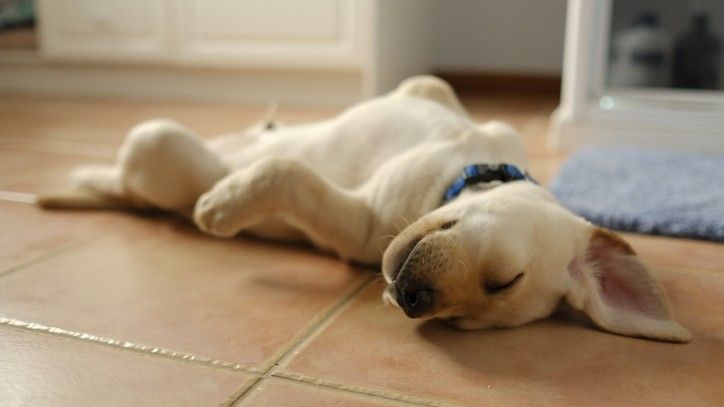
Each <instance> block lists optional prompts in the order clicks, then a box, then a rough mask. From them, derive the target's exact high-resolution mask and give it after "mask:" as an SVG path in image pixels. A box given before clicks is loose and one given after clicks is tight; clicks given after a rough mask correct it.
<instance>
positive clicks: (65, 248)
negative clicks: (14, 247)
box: [0, 235, 97, 279]
mask: <svg viewBox="0 0 724 407" xmlns="http://www.w3.org/2000/svg"><path fill="white" fill-rule="evenodd" d="M96 237H97V236H95V235H94V236H92V237H85V238H83V237H80V238H77V239H73V240H71V241H70V242H67V243H63V244H61V245H60V246H58V247H56V248H54V249H52V250H49V251H48V252H46V253H43V254H39V255H37V256H36V257H33V258H31V259H30V260H26V261H21V262H20V263H17V264H15V265H13V266H10V267H8V268H7V269H4V270H0V279H1V278H3V277H5V276H7V275H9V274H12V273H15V272H16V271H19V270H22V269H24V268H26V267H30V266H32V265H35V264H38V263H41V262H43V261H45V260H48V259H52V258H53V257H56V256H60V255H61V254H63V253H67V252H69V251H71V250H73V249H77V248H79V247H83V246H85V245H87V244H90V243H92V242H93V241H95V240H97V239H96Z"/></svg>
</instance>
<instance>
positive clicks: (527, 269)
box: [382, 182, 690, 342]
mask: <svg viewBox="0 0 724 407" xmlns="http://www.w3.org/2000/svg"><path fill="white" fill-rule="evenodd" d="M382 271H383V275H384V277H385V280H386V281H387V283H388V286H387V289H386V290H385V293H384V298H385V299H386V300H387V301H389V302H390V303H392V304H394V305H396V306H398V307H399V308H401V309H402V310H403V311H404V313H405V314H406V315H407V316H408V317H411V318H418V317H422V318H432V317H436V318H444V319H445V320H446V321H448V322H450V323H451V324H453V325H455V326H457V327H459V328H463V329H478V328H485V327H494V326H497V327H505V326H517V325H521V324H524V323H527V322H530V321H533V320H535V319H539V318H543V317H546V316H548V315H550V313H551V312H552V311H553V310H554V309H555V308H556V306H557V305H558V303H559V301H560V300H561V299H566V301H568V303H569V304H570V305H572V306H573V307H574V308H577V309H579V310H581V311H583V312H585V313H586V314H587V315H588V316H589V317H590V318H591V320H592V321H593V322H594V323H596V324H597V325H598V326H599V327H601V328H602V329H605V330H607V331H610V332H614V333H619V334H623V335H629V336H641V337H647V338H652V339H659V340H667V341H675V342H685V341H688V340H689V339H690V334H689V333H688V331H687V330H686V329H684V328H683V327H681V326H680V325H679V324H677V323H676V322H675V321H673V320H672V319H671V316H670V313H669V308H668V305H667V302H666V298H665V295H664V292H663V291H662V289H661V287H660V286H659V284H658V282H657V281H656V280H655V279H654V278H653V277H652V276H651V275H650V274H649V273H648V271H647V270H646V268H645V266H643V264H642V263H641V262H640V261H639V260H638V258H637V257H636V255H635V253H634V252H633V250H632V249H631V247H630V246H629V245H628V244H626V243H625V242H624V241H623V240H622V239H621V238H620V237H618V236H617V235H615V234H614V233H612V232H610V231H607V230H604V229H601V228H597V227H595V226H593V225H591V224H590V223H588V222H586V221H584V220H583V219H581V218H579V217H577V216H575V215H573V214H572V213H570V212H568V211H567V210H565V209H564V208H562V207H561V206H560V205H558V204H557V203H556V202H555V199H554V198H553V197H552V196H551V195H550V193H549V192H547V191H546V190H544V189H543V188H540V187H538V186H536V185H534V184H531V183H528V182H514V183H510V184H505V185H502V186H499V187H497V188H495V189H493V190H491V191H489V192H486V193H484V194H468V195H464V196H461V197H460V198H458V199H456V200H455V201H453V202H451V203H450V204H447V205H445V206H443V207H441V208H439V209H437V210H435V211H433V212H430V213H429V214H427V215H425V216H423V217H422V218H420V219H419V220H418V221H416V222H415V223H413V224H412V225H410V226H409V227H408V228H407V229H405V230H403V231H402V233H400V235H398V236H397V237H396V238H395V239H394V240H393V241H392V243H391V244H390V246H389V247H388V248H387V250H386V252H385V255H384V258H383V264H382Z"/></svg>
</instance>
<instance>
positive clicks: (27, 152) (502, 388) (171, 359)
mask: <svg viewBox="0 0 724 407" xmlns="http://www.w3.org/2000/svg"><path fill="white" fill-rule="evenodd" d="M464 102H465V104H466V105H467V106H468V107H469V109H470V110H471V113H472V115H473V116H474V117H475V118H476V119H477V120H480V121H483V120H487V119H492V118H496V119H502V120H506V121H509V122H511V123H512V124H514V125H515V126H517V127H518V128H519V129H520V130H521V131H522V132H523V133H524V134H526V136H527V137H528V138H527V143H528V144H527V147H528V152H529V155H530V157H531V169H532V172H533V174H534V175H535V176H537V177H538V178H539V179H541V180H542V181H543V182H547V181H549V180H550V179H551V178H552V177H553V176H554V175H555V173H556V171H557V169H558V168H559V166H560V164H561V163H562V161H563V159H564V158H565V156H564V154H561V153H550V152H547V151H546V150H545V149H544V143H545V134H546V130H547V121H548V115H549V114H550V112H551V111H552V110H553V108H554V107H555V105H556V100H555V98H554V97H551V96H545V95H500V94H497V95H496V94H491V95H487V96H476V97H468V98H466V99H465V101H464ZM264 110H265V108H264V107H255V108H240V107H233V106H214V105H198V104H193V105H191V104H178V103H138V102H123V101H108V100H87V99H70V100H66V99H61V98H54V97H21V96H17V95H0V405H3V406H5V405H33V406H37V405H41V406H42V405H52V406H55V405H87V404H102V405H109V404H110V405H159V404H163V405H215V404H225V405H230V404H234V405H241V406H259V405H261V406H267V405H268V406H278V405H308V406H324V405H344V406H348V405H349V406H357V405H359V406H376V405H400V406H401V405H423V406H432V405H471V406H477V405H511V404H515V405H518V404H521V405H582V404H586V405H632V404H636V405H689V406H695V405H712V406H714V405H723V404H724V385H723V383H724V312H722V310H724V250H723V249H724V247H723V246H722V245H721V244H715V243H707V242H696V241H687V240H679V239H668V238H661V237H651V236H638V235H627V237H628V238H629V239H630V241H631V242H632V244H633V246H634V247H635V248H636V249H638V251H639V252H640V254H641V256H642V258H643V259H644V260H645V261H646V262H647V263H649V264H650V265H651V266H652V269H653V270H654V272H655V273H657V274H658V275H659V276H660V278H661V279H662V281H663V283H664V285H665V286H666V288H667V290H668V292H669V295H670V298H671V302H672V306H673V308H674V312H675V314H676V315H677V316H678V318H679V320H680V321H681V322H682V323H683V324H684V325H686V326H687V327H688V328H690V330H691V331H692V332H693V334H694V340H693V341H692V342H691V343H689V344H686V345H671V344H665V343H657V342H652V341H645V340H639V339H630V338H625V337H620V336H615V335H609V334H606V333H602V332H599V331H597V330H595V329H592V328H591V327H590V326H589V325H588V324H587V323H586V322H585V321H583V320H582V319H581V318H579V317H577V316H575V315H571V314H566V313H563V312H562V313H560V314H557V315H556V316H555V317H554V318H551V319H549V320H546V321H541V322H538V323H534V324H531V325H528V326H525V327H522V328H517V329H510V330H490V331H480V332H458V331H454V330H451V329H449V328H446V327H443V326H441V325H440V324H438V323H435V322H425V323H420V322H418V321H413V320H408V319H405V318H404V317H403V315H402V314H401V313H400V312H399V311H396V310H394V309H392V308H390V307H387V306H384V305H383V304H382V301H381V299H380V293H381V288H382V286H381V284H380V283H379V281H376V280H378V277H377V276H376V275H374V274H373V273H372V272H370V271H369V270H364V269H361V268H358V267H354V266H350V265H348V264H345V263H343V262H341V261H338V260H336V259H334V258H331V257H327V256H324V255H320V254H317V253H315V252H313V251H311V250H309V249H308V248H306V247H303V246H292V245H281V244H273V243H269V242H263V241H259V240H253V239H245V238H238V239H234V240H219V239H213V238H209V237H206V236H202V235H201V234H199V233H196V232H195V231H194V230H193V228H191V227H190V226H189V225H187V224H185V223H184V222H182V221H180V220H178V219H174V218H172V217H169V216H160V215H156V216H140V215H131V214H125V213H110V212H108V213H101V212H97V213H89V212H86V213H81V212H43V211H40V210H38V209H36V208H34V207H33V206H31V205H29V204H27V203H23V202H22V201H23V200H25V199H26V198H27V197H28V196H27V195H25V194H32V193H35V192H39V191H44V190H49V189H54V188H58V187H60V186H62V184H63V182H64V179H65V174H66V172H67V171H68V170H69V169H71V168H73V167H74V166H75V165H78V164H80V163H89V162H108V161H109V160H111V159H112V157H113V154H114V152H115V148H116V146H117V145H118V143H120V141H121V140H122V138H123V136H124V133H125V131H126V130H127V129H128V128H129V127H130V126H131V125H133V124H134V123H136V122H138V121H141V120H143V119H147V118H151V117H157V116H163V117H174V118H177V119H179V120H181V121H182V122H184V123H186V124H187V125H188V126H189V127H191V128H194V129H196V130H197V131H198V132H199V133H200V134H202V135H204V136H211V135H214V134H218V133H223V132H228V131H234V130H237V129H239V128H242V127H244V126H246V125H249V124H250V123H252V122H253V121H255V120H258V119H259V118H260V117H261V116H262V115H263V112H264ZM335 112H336V110H335V109H291V108H282V109H281V111H280V113H279V116H280V118H281V119H282V120H283V121H285V122H287V123H294V122H299V121H305V120H313V119H318V118H321V117H326V116H328V115H331V114H334V113H335Z"/></svg>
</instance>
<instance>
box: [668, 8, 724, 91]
mask: <svg viewBox="0 0 724 407" xmlns="http://www.w3.org/2000/svg"><path fill="white" fill-rule="evenodd" d="M721 58H722V44H721V40H720V39H719V38H717V36H716V35H715V34H714V33H713V32H712V31H711V28H710V27H709V15H708V14H706V13H705V12H702V11H699V12H696V13H694V14H693V15H692V17H691V22H690V25H689V27H688V28H687V29H686V30H685V31H684V32H682V33H681V34H679V35H678V37H677V39H676V45H675V48H674V67H673V70H672V76H673V77H672V84H673V86H674V87H676V88H689V89H718V88H719V74H720V69H721Z"/></svg>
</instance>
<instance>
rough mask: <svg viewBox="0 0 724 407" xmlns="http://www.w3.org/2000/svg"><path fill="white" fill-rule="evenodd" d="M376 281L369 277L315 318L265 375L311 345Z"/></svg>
mask: <svg viewBox="0 0 724 407" xmlns="http://www.w3.org/2000/svg"><path fill="white" fill-rule="evenodd" d="M374 281H375V278H374V277H373V276H370V277H367V278H366V280H365V281H363V282H362V283H360V284H359V285H358V286H357V287H355V288H354V289H353V290H352V291H350V292H349V293H347V295H345V296H344V297H342V299H340V300H339V302H337V304H335V305H334V306H332V307H331V308H329V309H327V310H326V311H325V312H323V314H322V315H321V316H320V317H319V318H315V321H314V323H312V324H310V325H309V327H308V328H307V329H306V330H305V331H304V333H302V334H301V335H299V336H298V337H297V338H298V339H297V340H296V341H294V343H293V344H292V345H291V346H290V347H289V348H288V349H287V350H285V351H283V352H281V354H279V356H278V357H277V358H275V360H274V363H272V364H271V366H269V368H268V369H266V370H265V372H264V373H265V375H266V376H269V375H270V374H271V373H272V370H274V368H276V367H280V366H281V364H282V363H284V362H285V361H286V359H288V358H289V357H290V356H293V354H294V353H295V352H296V351H297V350H298V349H299V348H301V347H302V346H304V345H305V344H307V343H309V341H310V340H311V339H313V338H314V337H315V336H316V335H317V334H319V333H320V332H321V331H322V330H323V329H324V328H325V327H326V326H328V325H329V324H330V323H332V322H333V321H334V320H335V317H336V316H337V315H339V314H341V313H342V311H344V310H345V309H346V308H347V305H348V304H349V303H351V302H352V300H353V299H354V298H355V297H357V295H358V294H359V293H361V292H362V291H364V290H365V289H367V288H368V287H369V286H371V285H372V284H373V283H374Z"/></svg>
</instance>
